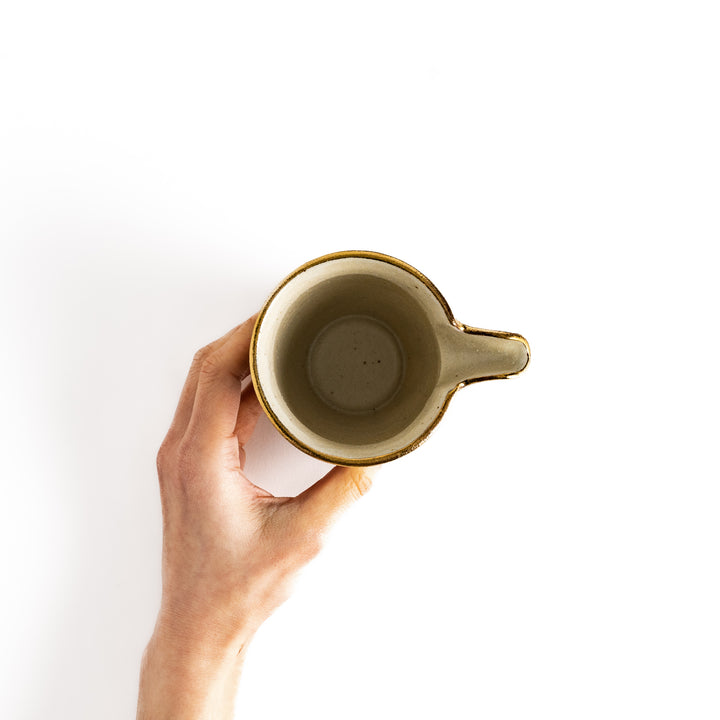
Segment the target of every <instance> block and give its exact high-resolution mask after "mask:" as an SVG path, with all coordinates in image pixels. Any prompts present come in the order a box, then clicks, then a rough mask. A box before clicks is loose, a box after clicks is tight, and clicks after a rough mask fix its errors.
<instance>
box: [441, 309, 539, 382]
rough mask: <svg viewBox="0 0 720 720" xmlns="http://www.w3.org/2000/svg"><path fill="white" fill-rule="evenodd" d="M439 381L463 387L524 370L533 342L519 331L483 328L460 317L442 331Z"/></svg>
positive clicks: (528, 360)
mask: <svg viewBox="0 0 720 720" xmlns="http://www.w3.org/2000/svg"><path fill="white" fill-rule="evenodd" d="M438 340H439V342H440V351H441V355H442V370H441V377H440V382H441V383H442V384H444V385H447V386H448V387H463V386H465V385H468V384H470V383H474V382H480V381H481V380H497V379H500V378H506V377H510V376H511V375H517V374H518V373H521V372H522V371H523V370H524V369H525V368H526V367H527V365H528V363H529V362H530V345H528V341H527V340H526V339H525V338H524V337H523V336H522V335H517V334H516V333H509V332H500V331H495V330H480V329H479V328H474V327H469V326H468V325H463V324H462V323H459V322H457V321H454V323H453V324H452V325H448V326H446V329H445V330H444V331H443V332H442V333H440V335H439V337H438Z"/></svg>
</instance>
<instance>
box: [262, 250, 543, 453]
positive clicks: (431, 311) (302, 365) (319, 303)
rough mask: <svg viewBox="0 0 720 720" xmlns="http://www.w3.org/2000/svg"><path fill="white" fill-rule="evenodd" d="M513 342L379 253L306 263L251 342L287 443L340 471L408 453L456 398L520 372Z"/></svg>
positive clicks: (266, 397)
mask: <svg viewBox="0 0 720 720" xmlns="http://www.w3.org/2000/svg"><path fill="white" fill-rule="evenodd" d="M529 359H530V348H529V346H528V343H527V341H526V340H525V338H523V337H522V336H520V335H515V334H513V333H507V332H493V331H490V330H478V329H476V328H471V327H468V326H466V325H463V324H462V323H460V322H458V321H457V320H455V319H454V318H453V315H452V312H451V311H450V307H449V306H448V304H447V302H446V300H445V298H444V297H443V296H442V295H441V294H440V292H439V291H438V289H437V288H436V287H435V286H434V285H433V284H432V283H431V282H430V280H428V279H427V278H426V277H425V276H424V275H423V274H422V273H420V272H418V271H417V270H416V269H415V268H413V267H411V266H410V265H408V264H407V263H404V262H402V261H401V260H397V259H396V258H393V257H390V256H388V255H382V254H380V253H376V252H365V251H349V252H338V253H333V254H331V255H324V256H323V257H320V258H317V259H316V260H311V261H310V262H308V263H306V264H305V265H303V266H302V267H299V268H298V269H297V270H295V272H293V273H292V274H291V275H289V276H288V277H287V278H285V280H283V281H282V283H280V285H279V286H278V288H277V289H276V290H275V292H274V293H273V294H272V295H271V296H270V298H269V300H268V301H267V302H266V303H265V305H264V307H263V308H262V310H261V311H260V314H259V315H258V319H257V322H256V324H255V328H254V331H253V336H252V342H251V346H250V369H251V373H252V380H253V383H254V385H255V391H256V393H257V396H258V398H259V399H260V403H261V404H262V406H263V408H264V410H265V412H266V413H267V415H268V417H269V418H270V420H271V421H272V422H273V424H274V425H275V426H276V427H277V428H278V430H279V431H280V432H281V433H282V434H283V435H284V436H285V437H286V438H287V439H288V440H289V441H290V442H291V443H293V444H294V445H296V446H297V447H299V448H300V449H301V450H303V451H305V452H306V453H308V454H310V455H312V456H314V457H316V458H319V459H321V460H325V461H327V462H331V463H335V464H337V465H376V464H378V463H383V462H387V461H389V460H394V459H395V458H398V457H400V456H401V455H404V454H405V453H408V452H410V451H411V450H414V449H415V448H416V447H418V445H420V443H421V442H423V440H425V438H426V437H427V436H428V435H429V433H430V431H431V430H432V429H433V427H435V425H436V424H437V423H438V422H439V420H440V418H441V417H442V416H443V413H444V412H445V410H446V408H447V406H448V403H449V402H450V399H451V398H452V396H453V395H454V394H455V392H457V390H459V389H460V388H462V387H464V386H465V385H468V384H470V383H473V382H478V381H480V380H493V379H496V378H506V377H509V376H510V375H516V374H517V373H519V372H521V371H522V370H524V369H525V367H526V365H527V364H528V360H529Z"/></svg>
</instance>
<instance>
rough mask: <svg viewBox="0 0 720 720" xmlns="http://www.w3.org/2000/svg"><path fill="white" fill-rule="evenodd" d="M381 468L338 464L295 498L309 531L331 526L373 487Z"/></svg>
mask: <svg viewBox="0 0 720 720" xmlns="http://www.w3.org/2000/svg"><path fill="white" fill-rule="evenodd" d="M377 469H378V468H377V467H341V466H336V467H334V468H333V469H332V470H330V472H329V473H327V475H325V477H323V478H322V479H321V480H319V481H318V482H316V483H315V484H314V485H313V486H312V487H310V488H308V489H307V490H305V492H303V493H301V494H300V495H298V496H297V497H296V498H295V500H294V502H295V503H297V518H298V520H299V522H300V523H301V524H302V525H303V526H304V528H305V529H306V530H308V531H312V530H319V531H323V530H325V529H327V528H329V527H330V526H331V525H332V523H333V522H334V521H335V520H336V519H337V517H338V516H339V515H341V514H342V512H343V511H344V510H345V509H347V508H348V507H349V506H350V505H352V504H353V503H354V502H355V501H356V500H358V499H360V498H361V497H362V496H363V495H365V493H367V492H368V491H369V490H370V487H371V486H372V478H373V476H374V475H375V473H376V471H377Z"/></svg>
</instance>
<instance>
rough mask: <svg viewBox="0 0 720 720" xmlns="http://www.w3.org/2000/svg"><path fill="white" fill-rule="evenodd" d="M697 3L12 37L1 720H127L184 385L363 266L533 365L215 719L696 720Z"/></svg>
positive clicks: (321, 564)
mask: <svg viewBox="0 0 720 720" xmlns="http://www.w3.org/2000/svg"><path fill="white" fill-rule="evenodd" d="M714 5H715V4H714V3H711V2H693V1H692V0H690V1H686V2H679V1H678V2H667V3H657V2H640V1H638V0H623V2H603V3H577V2H575V3H573V2H556V1H551V2H547V3H536V2H520V3H487V2H455V1H452V0H450V1H446V2H418V1H415V2H403V1H400V0H384V1H383V2H375V1H374V0H370V1H367V2H363V3H347V2H345V3H339V2H320V1H319V0H309V1H308V2H303V3H297V2H274V1H272V0H269V1H267V2H255V3H228V2H214V1H209V2H203V3H200V2H196V3H186V2H180V3H178V2H174V3H170V2H163V1H162V0H143V2H133V1H130V2H125V3H107V2H105V3H98V2H89V1H88V2H80V1H79V0H67V1H66V2H62V3H56V2H40V1H35V0H26V1H24V2H22V3H17V2H16V3H5V4H3V5H2V9H0V83H1V84H0V90H1V92H0V242H1V243H2V245H1V256H0V264H1V267H2V269H1V270H0V273H1V275H0V283H1V290H0V292H1V293H2V297H1V298H0V300H1V303H0V318H1V321H2V326H1V327H2V338H3V340H2V343H1V344H0V353H1V355H0V358H1V360H0V362H1V363H2V366H1V367H0V371H1V375H0V392H1V395H0V403H1V407H2V415H1V418H2V420H1V422H2V427H1V428H0V430H1V435H0V437H1V438H2V452H1V453H0V482H1V483H2V485H1V488H0V492H1V494H0V547H1V548H2V573H1V575H0V577H1V578H2V593H1V594H0V633H1V636H0V663H2V667H1V668H0V717H3V718H8V719H13V720H14V719H17V720H25V719H33V720H34V719H36V718H48V717H53V718H73V719H88V720H89V719H91V718H104V719H105V720H115V719H116V718H117V719H118V720H119V719H120V718H128V717H133V716H134V711H135V702H136V688H137V677H138V667H139V661H140V656H141V653H142V649H143V647H144V645H145V643H146V641H147V639H148V637H149V633H150V631H151V628H152V625H153V622H154V617H155V613H156V610H157V606H158V601H159V592H160V584H159V582H160V579H159V566H160V532H161V525H160V507H159V498H158V491H157V486H156V477H155V453H156V451H157V448H158V446H159V443H160V441H161V439H162V437H163V435H164V433H165V431H166V429H167V426H168V423H169V421H170V418H171V416H172V413H173V410H174V407H175V403H176V400H177V397H178V394H179V391H180V388H181V385H182V382H183V379H184V376H185V373H186V371H187V369H188V366H189V363H190V360H191V358H192V355H193V352H194V351H195V350H196V349H197V348H198V347H200V346H202V345H204V344H206V343H208V342H209V341H211V340H212V339H214V338H215V337H217V336H219V335H221V334H223V333H224V332H225V331H226V330H227V329H228V328H230V327H232V326H233V325H235V324H237V323H238V322H240V321H242V320H243V319H245V318H246V317H247V316H249V315H250V314H251V313H252V312H254V311H255V310H257V309H258V308H259V306H260V305H261V304H262V302H263V301H264V299H265V298H266V296H267V295H268V294H269V292H270V291H271V290H272V288H273V287H274V286H275V284H276V283H277V282H278V281H279V280H281V279H282V277H284V276H285V275H286V274H287V273H288V272H290V271H291V270H293V269H294V268H295V267H296V266H297V265H299V264H301V263H302V262H304V261H306V260H308V259H311V258H313V257H316V256H318V255H321V254H324V253H326V252H330V251H334V250H341V249H372V250H378V251H381V252H386V253H389V254H392V255H396V256H397V257H400V258H401V259H403V260H406V261H407V262H410V263H411V264H413V265H415V266H416V267H417V268H418V269H420V270H421V271H422V272H425V273H426V274H427V275H429V277H430V278H431V279H432V280H433V281H434V282H435V283H436V284H437V285H438V287H439V288H440V290H441V291H442V292H443V293H444V294H445V295H446V297H447V299H448V301H449V302H450V305H451V306H452V308H453V310H454V311H455V313H456V315H457V317H458V318H459V319H460V320H461V321H463V322H466V323H468V324H471V325H476V326H480V327H487V328H491V329H498V330H510V331H515V332H520V333H522V334H524V335H525V336H526V337H527V338H528V340H529V342H530V345H531V347H532V350H533V359H532V362H531V364H530V366H529V368H528V370H527V371H526V372H525V373H524V374H523V375H521V376H519V377H517V378H513V379H512V380H507V381H499V382H492V383H481V384H479V385H475V386H471V387H469V388H467V389H465V390H463V391H462V392H461V393H459V394H458V395H457V396H456V397H455V399H454V400H453V402H452V404H451V406H450V409H449V411H448V413H447V415H446V416H445V419H444V420H443V421H442V422H441V424H440V425H439V426H438V428H437V430H436V431H435V432H434V433H433V435H432V436H431V437H430V439H429V440H428V441H427V443H425V444H424V445H423V446H422V447H421V448H420V449H419V450H417V451H416V452H414V453H411V454H410V455H408V456H407V457H405V458H402V459H400V460H397V461H395V462H393V463H391V464H389V465H387V466H385V467H384V468H383V469H382V471H381V472H380V474H379V475H378V477H377V480H376V483H375V487H374V488H373V490H372V492H371V493H370V494H369V495H368V496H367V497H366V498H363V500H362V501H361V502H360V503H359V504H358V505H357V506H356V507H354V508H353V509H352V511H351V512H350V513H349V514H348V515H347V516H346V517H345V518H343V520H342V521H341V523H340V524H339V525H338V527H337V528H336V530H335V532H334V533H333V535H332V537H331V538H330V542H329V544H328V546H327V548H326V550H325V551H324V552H323V553H322V554H321V556H320V557H319V558H317V560H316V561H314V563H313V564H312V565H311V566H310V567H309V568H308V569H307V571H306V572H305V573H304V575H303V576H302V578H301V580H300V582H299V583H298V586H297V590H296V593H295V595H294V596H293V598H292V599H291V600H290V601H289V602H288V603H286V604H285V605H284V606H283V607H282V608H281V610H280V611H278V612H277V614H276V615H275V616H273V617H272V618H271V619H270V620H269V621H268V622H267V624H266V625H265V626H263V628H262V629H261V630H260V632H259V633H258V635H257V636H256V639H255V641H254V643H253V645H252V647H251V650H250V654H249V657H248V660H247V664H246V669H245V672H244V675H243V678H242V682H241V688H240V692H239V696H238V717H239V718H240V717H242V718H254V719H264V718H267V719H270V718H273V719H275V718H284V717H297V718H313V720H321V719H323V718H327V719H330V718H332V719H333V720H335V719H336V718H340V717H342V718H347V719H353V718H366V717H376V718H398V717H408V718H409V717H412V718H442V717H448V718H450V717H452V718H483V719H485V718H492V719H493V720H501V719H502V720H515V719H522V720H526V719H527V718H552V720H562V719H567V720H576V719H577V718H584V719H585V718H603V719H606V718H610V717H612V718H627V719H628V720H630V719H632V720H635V719H636V718H653V719H657V718H683V719H684V718H693V719H694V720H704V719H706V718H707V719H710V718H717V717H718V716H719V715H720V693H718V675H719V673H720V654H719V652H718V648H719V647H720V620H719V613H718V608H719V607H720V578H719V576H718V551H719V550H720V529H719V527H718V516H719V511H720V490H719V489H718V481H719V480H720V473H718V463H717V453H716V450H717V442H718V440H717V437H718V422H717V402H718V399H719V398H718V382H717V374H716V370H715V367H714V364H715V363H716V361H717V357H718V350H719V349H720V348H719V347H718V340H717V335H716V331H717V309H718V306H719V305H718V291H717V261H716V260H714V259H713V260H711V257H713V256H711V250H712V249H713V246H714V245H717V241H718V236H719V233H718V231H719V229H720V227H719V225H720V223H719V222H718V197H719V194H718V193H719V191H720V182H719V176H718V167H719V166H720V147H719V143H718V127H720V108H719V103H718V81H719V78H718V68H719V67H720V53H719V52H718V42H717V38H718V31H719V30H720V28H719V26H718V17H717V13H716V7H714ZM249 470H250V472H251V473H252V475H253V478H254V479H255V480H256V482H258V483H259V484H261V485H264V486H266V487H267V488H268V489H270V490H272V491H274V492H282V493H288V492H291V493H295V492H297V491H299V490H300V489H302V488H304V487H306V486H308V485H309V484H310V483H312V482H313V480H314V479H315V478H316V477H318V476H319V475H320V474H321V473H323V472H324V471H325V470H326V466H324V465H323V464H321V463H318V462H315V461H313V460H310V459H309V458H307V457H306V456H305V455H302V454H301V453H300V452H299V451H296V450H295V449H294V448H292V447H290V446H289V445H288V444H287V443H285V441H284V440H282V439H281V438H280V437H278V436H277V434H276V433H275V431H274V430H273V429H272V428H271V427H270V426H269V423H265V424H264V425H261V426H260V428H259V430H258V433H257V437H256V438H255V440H254V442H253V444H252V447H251V448H250V450H249Z"/></svg>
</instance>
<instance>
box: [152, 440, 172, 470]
mask: <svg viewBox="0 0 720 720" xmlns="http://www.w3.org/2000/svg"><path fill="white" fill-rule="evenodd" d="M170 454H171V449H170V442H169V441H168V439H167V438H165V440H163V441H162V443H161V444H160V448H159V449H158V451H157V455H156V456H155V465H156V466H157V470H158V473H163V472H164V471H165V470H166V468H167V466H168V463H169V460H170Z"/></svg>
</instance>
